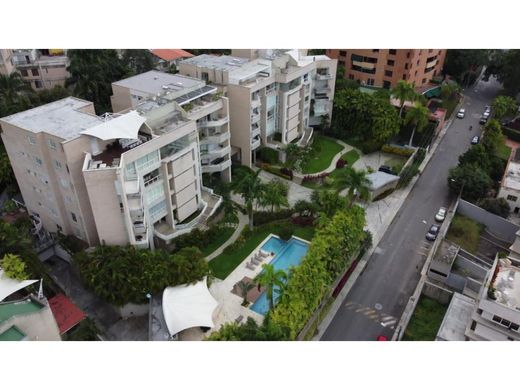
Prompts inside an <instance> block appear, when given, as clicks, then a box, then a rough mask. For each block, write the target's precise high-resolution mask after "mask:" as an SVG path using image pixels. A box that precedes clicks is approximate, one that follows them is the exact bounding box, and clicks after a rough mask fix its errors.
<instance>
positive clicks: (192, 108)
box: [182, 98, 223, 120]
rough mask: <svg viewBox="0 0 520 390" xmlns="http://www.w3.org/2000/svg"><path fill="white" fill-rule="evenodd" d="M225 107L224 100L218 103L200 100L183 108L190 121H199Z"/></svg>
mask: <svg viewBox="0 0 520 390" xmlns="http://www.w3.org/2000/svg"><path fill="white" fill-rule="evenodd" d="M222 107H223V104H222V100H221V99H219V100H217V101H214V100H208V99H203V98H202V99H199V100H196V101H193V102H191V103H187V104H185V105H183V106H182V109H183V110H184V111H185V112H186V114H187V116H188V118H189V119H192V120H197V119H200V118H203V117H205V116H207V115H209V114H211V113H213V112H215V111H217V110H219V109H221V108H222Z"/></svg>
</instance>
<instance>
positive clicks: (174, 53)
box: [152, 49, 193, 61]
mask: <svg viewBox="0 0 520 390" xmlns="http://www.w3.org/2000/svg"><path fill="white" fill-rule="evenodd" d="M152 54H153V55H155V56H157V57H159V58H160V59H162V60H165V61H172V60H176V59H177V58H189V57H193V54H191V53H190V52H188V51H186V50H182V49H153V50H152Z"/></svg>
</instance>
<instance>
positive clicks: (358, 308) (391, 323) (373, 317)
mask: <svg viewBox="0 0 520 390" xmlns="http://www.w3.org/2000/svg"><path fill="white" fill-rule="evenodd" d="M344 306H345V307H346V308H347V309H348V310H352V311H354V312H356V313H358V314H361V315H363V316H365V317H366V318H368V319H369V320H370V321H374V322H378V323H379V324H380V325H381V326H383V327H385V328H386V327H388V328H390V329H394V328H395V324H396V323H397V321H398V320H397V318H395V317H394V316H392V315H390V314H388V313H383V312H378V311H377V310H374V309H373V308H372V307H368V306H364V305H361V304H359V303H356V302H352V301H349V302H346V303H345V305H344Z"/></svg>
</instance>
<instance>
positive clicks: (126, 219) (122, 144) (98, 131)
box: [0, 93, 225, 248]
mask: <svg viewBox="0 0 520 390" xmlns="http://www.w3.org/2000/svg"><path fill="white" fill-rule="evenodd" d="M188 96H191V95H189V93H188V94H187V95H184V97H177V98H176V99H169V98H168V96H166V97H162V98H155V99H150V100H144V101H143V102H142V103H141V104H139V105H138V107H136V108H135V110H129V111H127V112H124V113H120V114H111V115H109V114H106V115H104V116H103V117H99V116H96V115H95V112H94V107H93V104H92V103H90V102H87V101H84V100H81V99H77V98H72V97H69V98H66V99H62V100H58V101H56V102H53V103H50V104H46V105H43V106H40V107H36V108H34V109H31V110H28V111H24V112H20V113H17V114H14V115H11V116H8V117H5V118H1V119H0V125H1V127H2V139H3V142H4V144H5V147H6V150H7V153H8V155H9V159H10V161H11V165H12V166H13V170H14V173H15V176H16V179H17V181H18V184H19V186H20V189H21V192H22V195H23V198H24V202H25V205H26V207H27V208H28V211H29V212H30V214H31V215H33V216H34V217H36V218H37V219H39V220H40V221H41V222H42V225H43V227H44V228H45V229H46V230H47V231H49V232H57V231H61V232H63V233H64V234H72V235H75V236H77V237H78V238H81V239H83V240H84V241H86V242H88V243H89V244H90V245H95V244H97V243H100V242H101V243H106V244H109V245H125V244H131V245H135V246H137V247H142V248H145V247H153V246H154V243H155V240H157V239H160V240H163V241H166V242H167V241H169V240H171V239H172V238H174V237H176V236H178V235H180V234H183V233H185V232H189V231H190V230H191V229H192V228H193V227H194V226H196V225H197V224H198V223H199V222H201V221H202V220H203V219H205V218H207V217H208V216H210V215H211V214H212V212H213V211H214V210H215V209H216V207H218V205H219V203H220V201H221V199H220V198H219V197H217V196H215V195H213V193H212V191H211V190H210V189H208V188H204V187H203V185H202V169H201V155H200V144H199V131H198V129H197V124H196V121H195V120H193V119H191V118H190V116H189V110H185V109H183V108H182V107H181V106H180V104H179V102H178V101H182V99H188ZM197 96H198V95H197ZM197 99H199V100H202V101H199V100H197ZM197 99H196V100H197V101H195V102H194V103H193V104H192V110H195V107H196V108H197V110H199V111H202V112H205V108H207V106H208V105H211V106H214V105H215V104H220V105H221V106H223V105H224V102H225V99H224V98H220V97H218V95H217V97H215V95H214V94H213V95H212V94H209V95H204V96H202V97H200V96H199V97H198V98H197ZM183 222H184V223H183Z"/></svg>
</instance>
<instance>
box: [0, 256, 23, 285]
mask: <svg viewBox="0 0 520 390" xmlns="http://www.w3.org/2000/svg"><path fill="white" fill-rule="evenodd" d="M0 265H1V266H2V269H3V270H4V272H5V274H6V275H7V276H8V277H9V278H11V279H16V280H27V279H29V275H28V274H27V272H26V270H25V263H24V262H23V261H22V259H21V258H20V257H19V256H17V255H13V254H12V253H7V254H5V255H4V257H3V258H2V261H1V262H0Z"/></svg>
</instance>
